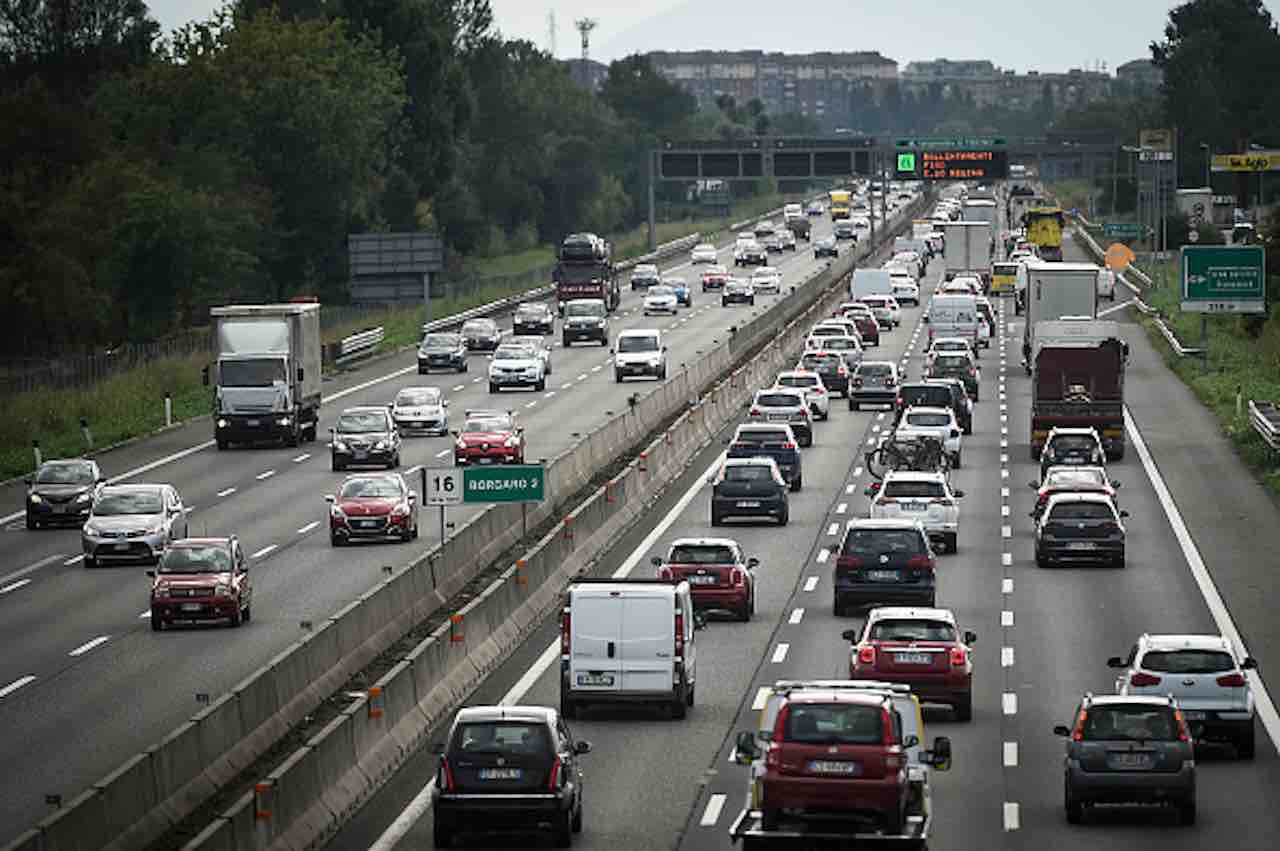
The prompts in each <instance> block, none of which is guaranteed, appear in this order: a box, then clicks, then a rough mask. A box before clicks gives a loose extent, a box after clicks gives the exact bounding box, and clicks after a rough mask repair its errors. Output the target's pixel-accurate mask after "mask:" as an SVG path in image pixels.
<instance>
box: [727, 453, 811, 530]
mask: <svg viewBox="0 0 1280 851" xmlns="http://www.w3.org/2000/svg"><path fill="white" fill-rule="evenodd" d="M711 488H712V490H711V525H712V526H719V525H720V524H721V523H723V522H724V521H725V519H726V518H729V517H735V518H736V517H753V518H754V517H763V518H766V519H772V520H776V521H778V525H779V526H786V525H787V521H788V520H790V518H791V508H790V503H789V501H788V499H787V480H786V479H784V478H783V477H782V472H781V471H780V470H779V469H778V465H777V463H776V462H775V461H773V459H771V458H764V457H754V458H726V459H725V462H724V464H723V466H721V468H720V472H719V473H718V474H717V475H716V476H715V478H713V479H712V480H711Z"/></svg>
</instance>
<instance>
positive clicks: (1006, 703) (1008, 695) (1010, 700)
mask: <svg viewBox="0 0 1280 851" xmlns="http://www.w3.org/2000/svg"><path fill="white" fill-rule="evenodd" d="M1000 705H1001V708H1002V709H1003V710H1004V714H1005V715H1017V714H1018V695H1017V694H1015V693H1014V692H1011V691H1006V692H1005V693H1004V694H1002V695H1000Z"/></svg>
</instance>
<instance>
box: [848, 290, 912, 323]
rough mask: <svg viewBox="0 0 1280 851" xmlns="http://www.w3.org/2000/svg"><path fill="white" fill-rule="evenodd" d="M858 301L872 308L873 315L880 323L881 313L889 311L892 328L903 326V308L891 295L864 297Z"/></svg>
mask: <svg viewBox="0 0 1280 851" xmlns="http://www.w3.org/2000/svg"><path fill="white" fill-rule="evenodd" d="M858 301H860V302H862V303H863V304H865V305H866V306H867V307H869V308H871V313H872V315H873V316H875V317H876V320H877V321H879V319H880V317H881V315H882V314H881V311H888V317H889V325H890V327H893V328H897V327H898V326H899V325H901V324H902V306H901V305H899V304H898V300H897V299H896V298H894V297H893V296H891V295H864V296H863V297H862V298H860V299H858Z"/></svg>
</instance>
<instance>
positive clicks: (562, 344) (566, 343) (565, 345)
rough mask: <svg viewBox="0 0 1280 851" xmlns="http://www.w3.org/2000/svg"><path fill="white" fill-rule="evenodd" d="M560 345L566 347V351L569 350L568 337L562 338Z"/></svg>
mask: <svg viewBox="0 0 1280 851" xmlns="http://www.w3.org/2000/svg"><path fill="white" fill-rule="evenodd" d="M560 345H561V346H563V347H564V348H566V349H567V348H569V338H568V337H561V338H560Z"/></svg>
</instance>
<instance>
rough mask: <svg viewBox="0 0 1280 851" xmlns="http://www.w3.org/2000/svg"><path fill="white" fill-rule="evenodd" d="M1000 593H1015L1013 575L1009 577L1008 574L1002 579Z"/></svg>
mask: <svg viewBox="0 0 1280 851" xmlns="http://www.w3.org/2000/svg"><path fill="white" fill-rule="evenodd" d="M1000 593H1001V594H1012V593H1013V579H1012V577H1008V576H1006V577H1005V578H1004V579H1001V580H1000Z"/></svg>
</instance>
